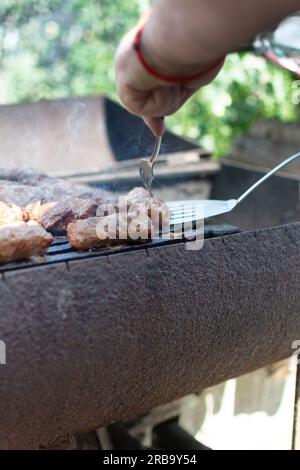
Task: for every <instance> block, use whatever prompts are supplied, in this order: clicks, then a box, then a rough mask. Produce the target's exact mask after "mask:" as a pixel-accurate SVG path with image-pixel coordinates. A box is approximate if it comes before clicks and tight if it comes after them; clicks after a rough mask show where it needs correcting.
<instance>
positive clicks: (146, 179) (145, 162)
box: [140, 137, 162, 193]
mask: <svg viewBox="0 0 300 470" xmlns="http://www.w3.org/2000/svg"><path fill="white" fill-rule="evenodd" d="M161 141H162V137H157V138H156V141H155V146H154V150H153V153H152V155H151V157H150V158H149V159H147V158H143V159H142V161H141V164H140V175H141V179H142V182H143V185H144V186H145V188H146V190H147V191H149V193H151V187H152V181H153V178H154V173H153V168H154V164H155V162H156V160H157V157H158V155H159V152H160V147H161Z"/></svg>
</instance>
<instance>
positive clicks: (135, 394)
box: [0, 162, 300, 449]
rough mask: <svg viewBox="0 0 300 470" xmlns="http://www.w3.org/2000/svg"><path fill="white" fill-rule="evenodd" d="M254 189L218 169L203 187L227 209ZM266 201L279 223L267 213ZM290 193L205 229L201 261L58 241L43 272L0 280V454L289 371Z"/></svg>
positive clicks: (297, 301) (7, 274)
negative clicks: (274, 367) (281, 363)
mask: <svg viewBox="0 0 300 470" xmlns="http://www.w3.org/2000/svg"><path fill="white" fill-rule="evenodd" d="M256 175H257V173H256V172H254V171H251V170H249V169H245V168H242V167H238V166H237V165H236V164H235V165H231V164H230V162H229V163H228V162H227V163H226V164H225V165H224V166H223V167H222V168H221V170H220V172H219V173H217V174H216V175H215V176H209V177H208V179H209V180H210V181H211V182H212V183H213V185H212V194H213V196H217V195H220V196H221V195H222V198H224V199H225V198H226V197H227V193H230V195H231V196H235V195H237V194H238V193H239V186H240V184H242V183H241V180H242V182H243V181H244V182H245V180H247V181H250V180H253V179H255V178H256ZM86 178H88V177H86ZM203 178H204V177H203V175H201V177H199V178H198V179H197V178H196V183H197V181H198V182H199V184H200V183H201V181H202V180H203ZM181 179H182V178H181ZM204 179H205V178H204ZM96 180H97V178H96V176H95V175H94V178H93V183H94V182H95V181H96ZM176 181H177V180H176V179H174V180H173V181H172V180H170V179H169V181H168V184H169V185H170V186H172V187H173V188H174V186H176V184H177V183H176ZM185 184H186V187H187V188H188V187H189V186H190V185H191V184H192V186H193V187H194V185H195V178H194V177H193V181H192V182H191V181H190V180H188V179H187V180H186V183H185ZM274 188H276V191H277V192H276V198H277V199H278V200H280V201H286V200H287V199H288V200H289V201H290V203H289V204H288V209H287V207H286V206H285V204H286V202H282V203H281V205H280V206H277V208H276V210H275V208H274V210H273V209H272V207H273V206H272V204H273V202H272V201H273V199H272V197H271V196H272V194H274ZM298 188H299V182H298V180H297V179H295V178H292V179H291V178H284V177H282V176H279V177H278V176H277V177H273V178H272V180H271V182H270V183H269V184H268V186H267V187H265V188H262V189H260V190H258V191H257V193H255V194H253V196H250V197H249V200H248V201H247V203H246V202H245V205H244V206H242V207H241V208H240V209H239V211H240V215H239V213H238V212H236V213H232V214H233V215H232V216H231V215H230V216H227V217H225V216H224V219H217V220H216V221H214V222H213V223H214V224H216V222H217V223H218V224H219V225H214V226H210V227H209V226H207V227H206V230H205V237H206V240H205V243H204V247H203V249H202V250H200V251H188V250H186V244H185V242H184V241H172V242H170V241H160V242H153V243H148V244H144V245H139V246H130V247H124V248H121V249H117V250H111V249H104V250H101V251H99V252H89V253H79V252H74V251H73V250H72V249H71V247H70V246H69V244H68V243H67V241H66V240H65V239H57V240H56V241H55V243H54V244H53V246H52V247H51V248H50V249H49V253H48V255H47V257H46V259H45V260H44V261H43V262H42V263H40V264H36V263H32V262H27V263H16V264H10V265H7V266H2V267H1V268H0V272H1V278H0V298H1V323H0V324H1V330H0V338H1V339H3V340H4V341H5V342H6V345H7V365H6V366H3V367H2V366H1V367H0V377H1V380H0V397H1V399H0V416H1V419H0V448H2V449H14V448H36V447H49V446H50V445H55V444H56V443H58V442H60V441H61V440H64V439H66V438H67V437H68V436H73V435H75V434H79V433H81V432H85V431H88V430H92V429H95V428H97V427H101V426H105V425H107V424H110V423H112V422H117V421H122V420H125V419H129V418H134V417H136V416H138V415H140V414H142V413H146V412H147V411H149V410H150V409H152V408H153V407H156V406H159V405H162V404H165V403H168V402H170V401H172V400H174V399H176V398H179V397H182V396H185V395H187V394H189V393H192V392H195V391H200V390H202V389H204V388H206V387H208V386H212V385H214V384H217V383H220V382H221V381H223V380H225V379H228V378H232V377H236V376H238V375H240V374H242V373H245V372H248V371H251V370H254V369H256V368H259V367H262V366H264V365H266V364H270V363H273V362H275V361H278V360H280V359H283V358H285V357H288V356H289V355H290V354H291V352H292V351H291V345H292V343H293V341H294V340H295V339H297V338H299V336H300V290H299V287H298V286H299V279H300V224H298V223H296V220H298V215H299V207H298ZM278 191H280V194H281V197H280V198H279V196H278ZM262 195H263V198H264V202H265V205H266V208H265V210H262V211H257V209H256V204H257V198H259V197H262ZM195 197H197V194H195ZM250 198H251V199H250ZM271 209H272V210H273V212H272V210H271ZM270 210H271V214H272V213H273V214H274V216H273V218H272V215H270ZM268 211H269V212H268ZM266 214H269V216H268V217H269V218H266ZM287 217H289V219H288V220H287ZM219 221H220V222H219ZM286 222H290V223H289V224H286ZM225 223H227V224H228V223H229V224H234V225H235V226H238V227H239V228H240V229H241V230H238V229H236V228H235V227H232V225H224V224H225ZM220 224H223V225H220ZM270 225H272V226H271V227H270ZM275 225H277V226H275Z"/></svg>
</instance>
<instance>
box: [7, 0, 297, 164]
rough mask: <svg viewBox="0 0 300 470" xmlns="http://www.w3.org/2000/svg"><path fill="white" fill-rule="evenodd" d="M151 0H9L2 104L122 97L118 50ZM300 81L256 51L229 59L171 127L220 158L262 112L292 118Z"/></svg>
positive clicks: (272, 116)
mask: <svg viewBox="0 0 300 470" xmlns="http://www.w3.org/2000/svg"><path fill="white" fill-rule="evenodd" d="M149 4H150V2H149V1H148V0H114V1H113V2H112V1H110V0H68V1H67V2H66V1H63V0H38V1H36V0H18V1H17V0H2V1H1V4H0V104H12V103H21V102H35V101H39V100H43V99H56V98H63V97H70V96H72V97H77V96H80V97H83V96H88V95H99V94H106V95H108V96H110V97H112V98H114V99H117V96H116V90H115V85H114V55H115V51H116V47H117V45H118V43H119V41H120V39H121V37H122V36H123V34H124V33H125V32H126V31H127V30H128V29H130V28H131V27H132V26H134V24H135V23H136V21H137V20H138V18H139V16H140V15H141V14H142V13H143V12H144V11H145V9H146V8H147V7H148V6H149ZM293 80H294V78H293V77H292V76H290V75H289V73H287V72H283V71H282V70H280V69H277V68H276V67H274V66H273V65H271V64H268V63H267V62H266V61H265V60H264V59H262V58H259V57H256V56H254V55H253V54H247V53H243V54H239V55H238V54H235V55H232V56H230V57H228V59H227V61H226V65H225V67H224V69H223V71H222V73H221V74H220V75H219V76H218V78H217V80H215V82H214V83H213V84H211V85H210V86H208V87H206V88H204V89H203V90H202V91H200V92H199V93H197V95H196V96H195V97H193V98H192V99H191V100H190V101H189V103H188V104H187V105H186V106H185V107H184V108H183V109H182V110H181V111H180V112H179V113H177V114H176V116H174V117H172V118H170V119H169V123H168V124H169V127H170V128H171V129H172V130H173V131H175V132H176V133H179V134H181V135H184V136H186V137H189V138H192V139H195V140H197V141H201V143H202V144H203V145H204V146H206V147H208V148H209V149H211V150H213V151H214V152H215V154H216V155H217V156H222V155H225V154H226V153H227V152H228V151H229V149H230V145H231V142H232V141H233V140H234V139H235V138H236V137H237V136H239V135H240V134H241V133H244V132H246V131H247V130H248V129H249V128H250V126H251V125H252V124H253V123H254V122H255V121H256V120H258V119H260V118H276V119H278V120H280V121H283V122H293V121H295V120H297V117H298V115H297V114H298V107H296V106H294V105H293V104H292V101H291V93H292V86H291V83H292V81H293Z"/></svg>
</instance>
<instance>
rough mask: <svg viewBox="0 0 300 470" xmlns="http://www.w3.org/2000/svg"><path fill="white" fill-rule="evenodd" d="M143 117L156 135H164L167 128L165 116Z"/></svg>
mask: <svg viewBox="0 0 300 470" xmlns="http://www.w3.org/2000/svg"><path fill="white" fill-rule="evenodd" d="M143 119H144V121H145V124H146V125H147V126H148V127H149V129H151V131H152V132H153V134H154V135H155V136H156V137H161V136H163V134H164V133H165V130H166V127H165V120H164V118H151V117H150V118H149V117H144V118H143Z"/></svg>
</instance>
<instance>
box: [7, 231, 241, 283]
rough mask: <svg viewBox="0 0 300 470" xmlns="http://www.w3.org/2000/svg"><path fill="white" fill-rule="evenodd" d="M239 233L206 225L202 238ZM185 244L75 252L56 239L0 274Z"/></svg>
mask: <svg viewBox="0 0 300 470" xmlns="http://www.w3.org/2000/svg"><path fill="white" fill-rule="evenodd" d="M237 232H239V229H238V228H237V227H234V226H232V225H227V224H224V225H208V226H206V227H205V229H204V238H205V239H207V238H215V237H220V236H226V235H231V234H233V233H237ZM178 243H186V240H185V239H176V238H175V239H163V238H161V239H159V240H153V241H151V242H145V243H140V242H139V243H136V244H128V245H122V246H116V247H104V248H101V249H99V250H90V251H77V250H74V249H73V248H72V246H71V245H70V243H69V242H68V239H67V238H66V237H57V238H56V239H55V240H54V242H53V243H52V245H51V246H50V248H49V249H48V251H47V254H46V256H44V257H43V258H34V259H32V260H29V261H22V262H16V263H9V264H6V265H3V266H0V273H2V274H3V273H5V272H8V271H15V270H18V269H26V268H32V267H38V266H44V265H51V264H55V263H66V262H68V261H74V260H84V259H90V258H99V257H102V256H112V255H114V254H117V253H125V252H130V251H137V250H142V249H153V248H156V247H161V246H166V245H171V244H178Z"/></svg>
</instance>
